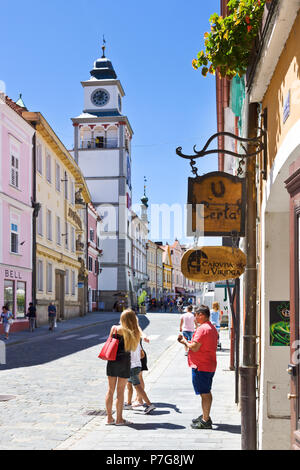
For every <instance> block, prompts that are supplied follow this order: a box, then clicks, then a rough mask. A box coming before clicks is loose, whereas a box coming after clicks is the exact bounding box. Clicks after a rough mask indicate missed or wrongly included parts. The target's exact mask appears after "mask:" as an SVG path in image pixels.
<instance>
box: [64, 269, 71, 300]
mask: <svg viewBox="0 0 300 470" xmlns="http://www.w3.org/2000/svg"><path fill="white" fill-rule="evenodd" d="M69 285H70V272H69V270H68V269H66V275H65V294H66V295H68V294H69V293H70V290H69Z"/></svg>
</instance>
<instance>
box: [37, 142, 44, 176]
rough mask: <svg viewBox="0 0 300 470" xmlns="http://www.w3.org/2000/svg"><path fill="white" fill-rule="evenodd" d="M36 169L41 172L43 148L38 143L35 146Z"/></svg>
mask: <svg viewBox="0 0 300 470" xmlns="http://www.w3.org/2000/svg"><path fill="white" fill-rule="evenodd" d="M36 169H37V171H38V172H39V174H40V175H42V174H43V148H42V145H41V144H40V143H37V146H36Z"/></svg>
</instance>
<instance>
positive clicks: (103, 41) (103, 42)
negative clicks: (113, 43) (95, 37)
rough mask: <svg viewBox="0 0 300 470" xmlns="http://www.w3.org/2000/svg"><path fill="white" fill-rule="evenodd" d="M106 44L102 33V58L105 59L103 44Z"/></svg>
mask: <svg viewBox="0 0 300 470" xmlns="http://www.w3.org/2000/svg"><path fill="white" fill-rule="evenodd" d="M105 44H106V41H105V37H104V34H103V40H102V59H105V48H106V46H105Z"/></svg>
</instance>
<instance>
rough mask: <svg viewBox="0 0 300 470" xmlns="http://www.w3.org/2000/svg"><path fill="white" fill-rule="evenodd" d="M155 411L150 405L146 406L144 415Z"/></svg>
mask: <svg viewBox="0 0 300 470" xmlns="http://www.w3.org/2000/svg"><path fill="white" fill-rule="evenodd" d="M153 410H155V406H154V405H153V404H152V403H151V405H148V406H147V407H146V408H145V410H144V415H147V414H148V413H150V412H151V411H153Z"/></svg>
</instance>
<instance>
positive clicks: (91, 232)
mask: <svg viewBox="0 0 300 470" xmlns="http://www.w3.org/2000/svg"><path fill="white" fill-rule="evenodd" d="M94 233H95V232H94V230H93V229H92V228H90V241H91V242H93V241H94Z"/></svg>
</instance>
